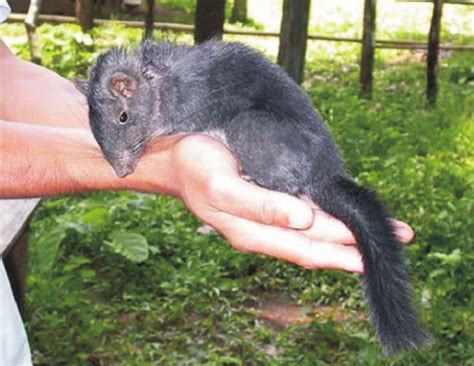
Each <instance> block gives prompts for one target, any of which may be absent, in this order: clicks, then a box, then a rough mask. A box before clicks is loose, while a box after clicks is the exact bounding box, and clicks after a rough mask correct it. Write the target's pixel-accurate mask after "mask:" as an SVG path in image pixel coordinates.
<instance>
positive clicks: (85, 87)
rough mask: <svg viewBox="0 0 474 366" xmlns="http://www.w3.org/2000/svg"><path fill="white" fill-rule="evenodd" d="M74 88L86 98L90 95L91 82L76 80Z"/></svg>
mask: <svg viewBox="0 0 474 366" xmlns="http://www.w3.org/2000/svg"><path fill="white" fill-rule="evenodd" d="M74 86H75V87H76V89H77V90H79V91H80V92H81V93H82V94H84V95H85V96H86V97H87V95H89V82H88V81H87V80H82V79H75V80H74Z"/></svg>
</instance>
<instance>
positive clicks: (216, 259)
mask: <svg viewBox="0 0 474 366" xmlns="http://www.w3.org/2000/svg"><path fill="white" fill-rule="evenodd" d="M336 28H337V27H336ZM336 28H335V29H336ZM1 32H2V33H3V34H5V35H6V39H7V41H9V42H10V43H11V44H12V45H13V47H14V49H15V51H16V52H17V53H18V54H20V55H21V56H22V57H27V52H26V51H27V49H26V46H25V45H24V39H25V38H24V37H25V36H24V32H23V28H22V27H20V26H12V25H4V26H2V27H1ZM9 37H10V38H9ZM140 37H141V31H140V30H126V29H123V28H121V27H99V28H97V29H95V30H93V31H92V32H91V33H90V34H87V35H84V34H82V33H80V32H79V30H78V28H77V27H75V26H63V25H61V26H50V25H43V26H42V27H41V28H40V41H41V42H42V45H43V54H44V61H45V65H46V66H48V67H50V68H52V69H53V70H55V71H56V72H59V73H60V74H61V75H64V76H67V77H73V76H76V75H81V76H84V74H85V72H86V69H87V66H88V64H89V62H90V61H91V60H92V59H93V58H94V56H95V55H96V54H97V53H98V52H100V50H101V49H103V48H104V47H106V46H108V45H110V44H112V43H114V44H127V43H129V42H137V41H138V40H139V39H140ZM157 37H166V38H168V37H169V35H168V34H162V33H159V32H157ZM179 41H181V42H190V41H191V38H190V36H179ZM471 41H472V38H471ZM357 50H358V48H357V47H356V46H353V45H349V46H346V45H341V46H338V47H335V46H329V45H327V44H325V45H320V44H316V45H312V46H311V47H310V48H309V54H308V59H309V60H310V62H309V63H308V65H307V81H306V82H305V85H304V87H305V89H306V91H307V92H308V93H309V95H310V97H311V98H312V100H313V102H314V105H315V107H316V108H317V109H318V110H319V112H320V114H321V115H322V117H323V118H324V119H325V120H326V121H327V122H328V125H329V127H330V129H331V131H332V133H333V134H334V136H335V138H336V140H337V141H338V144H339V146H340V148H341V150H342V152H343V155H344V156H345V159H346V162H347V167H348V169H349V170H350V172H351V173H352V174H353V176H354V177H356V178H357V179H358V180H359V181H360V182H361V183H363V184H365V185H367V186H370V187H372V188H374V189H375V190H377V191H378V192H379V193H380V195H381V197H382V198H383V199H384V201H385V202H386V203H387V206H388V207H389V208H390V209H391V211H392V212H393V214H394V216H396V217H397V218H399V219H402V220H406V221H408V222H409V223H411V224H412V225H413V226H414V228H415V229H416V232H417V240H416V242H415V243H414V244H413V245H411V246H410V247H409V248H408V250H407V252H408V260H409V264H410V268H411V270H412V275H413V282H414V287H415V292H416V296H417V298H418V299H420V298H421V305H420V309H421V313H422V314H423V318H424V321H425V323H426V325H427V328H428V329H429V331H430V332H431V334H432V336H433V346H432V348H431V349H429V350H428V351H421V352H419V353H416V352H414V353H410V354H407V355H404V356H399V357H392V358H385V357H384V356H383V355H382V353H381V351H380V348H379V346H378V344H377V342H376V340H375V337H374V333H373V329H372V328H371V326H370V325H369V324H368V322H367V321H366V320H364V319H363V318H360V317H358V316H348V317H347V318H345V319H344V321H340V320H338V319H337V316H327V317H319V318H318V317H314V318H313V317H311V315H310V317H311V319H312V320H313V321H311V322H310V323H308V324H293V325H290V326H272V324H271V323H267V322H265V321H263V320H262V319H261V318H260V317H259V316H258V315H256V314H257V313H256V310H255V309H256V308H258V306H259V305H261V304H262V303H263V301H264V299H265V298H266V297H267V296H268V295H271V294H281V293H285V294H287V295H288V296H290V298H291V299H294V301H295V303H298V304H300V305H304V306H330V307H331V308H337V309H340V311H341V312H342V313H347V314H352V313H351V312H363V310H364V305H363V301H362V294H361V288H360V286H359V284H358V283H359V280H358V278H356V277H355V276H352V275H349V274H346V273H342V272H331V271H313V272H311V271H306V270H303V269H300V268H297V267H295V266H292V265H289V264H286V263H282V262H278V261H275V260H272V259H269V258H263V257H261V256H255V255H249V254H242V253H236V252H235V251H233V250H232V249H231V248H229V246H228V245H227V244H226V243H225V241H224V240H223V239H222V238H220V237H219V236H218V235H215V234H213V233H210V234H202V233H201V231H200V230H199V228H200V223H199V222H197V221H196V219H195V218H194V217H193V216H192V215H191V214H189V213H188V212H187V211H186V210H185V208H184V207H183V205H182V203H180V202H179V201H176V200H174V199H171V198H167V197H159V196H154V195H145V194H140V193H132V192H115V193H94V194H89V195H86V196H75V197H63V198H55V199H49V200H46V201H45V202H44V203H43V204H42V206H41V207H40V208H39V210H38V211H37V212H36V214H35V217H34V219H33V222H32V242H31V256H30V274H29V278H28V302H29V304H28V305H29V306H28V309H29V310H28V321H27V328H28V333H29V337H30V341H31V345H32V349H33V352H34V361H35V363H37V364H51V365H54V364H68V365H69V364H71V365H76V364H77V365H82V364H85V365H87V364H98V363H99V362H101V363H102V364H124V365H152V364H166V365H175V364H190V365H194V364H203V365H241V364H242V365H266V364H272V365H273V364H274V365H292V364H298V363H299V364H301V365H319V364H321V365H322V364H338V365H380V364H384V365H424V364H433V365H446V364H450V365H461V364H465V365H472V364H474V334H473V329H474V315H473V311H472V309H474V301H473V299H472V294H473V293H474V275H473V272H472V268H473V265H474V256H473V249H474V242H473V241H474V239H473V233H474V227H473V221H472V217H474V215H473V209H474V204H473V203H474V192H473V189H472V187H473V186H474V169H473V163H474V161H473V147H474V146H473V141H474V127H473V126H474V123H473V122H474V84H473V82H472V75H473V69H472V65H473V64H474V59H473V55H472V54H468V53H464V54H463V53H459V54H455V53H454V54H452V55H449V57H448V56H445V57H443V59H442V62H441V67H440V76H441V78H440V95H439V103H438V107H437V108H432V109H429V108H426V107H425V101H424V83H425V80H424V65H423V64H422V63H420V62H419V61H418V60H417V59H414V58H412V54H407V53H404V52H394V51H378V53H377V62H376V74H375V80H376V83H375V92H374V99H373V100H372V101H360V100H358V98H357V77H358V74H357V72H358V66H357Z"/></svg>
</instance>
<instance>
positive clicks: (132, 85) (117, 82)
mask: <svg viewBox="0 0 474 366" xmlns="http://www.w3.org/2000/svg"><path fill="white" fill-rule="evenodd" d="M135 90H137V81H136V80H135V79H134V78H132V77H131V76H128V75H126V74H124V73H123V72H116V73H115V74H113V75H112V78H111V79H110V91H111V92H112V94H114V95H116V96H117V97H123V98H130V97H131V96H132V95H133V93H134V92H135Z"/></svg>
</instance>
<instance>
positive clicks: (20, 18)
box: [8, 14, 474, 51]
mask: <svg viewBox="0 0 474 366" xmlns="http://www.w3.org/2000/svg"><path fill="white" fill-rule="evenodd" d="M24 20H25V15H24V14H11V15H10V17H9V18H8V21H11V22H24ZM38 20H39V22H40V23H45V22H48V23H77V20H76V18H74V17H70V16H62V15H44V14H40V15H39V17H38ZM94 24H96V25H101V24H121V25H124V26H127V27H131V28H141V29H144V26H145V23H144V22H143V21H139V20H107V19H94ZM154 29H160V30H169V31H175V32H184V33H194V26H193V25H189V24H179V23H161V22H155V23H154ZM224 34H231V35H241V36H255V37H279V36H280V33H278V32H260V31H251V30H231V29H224ZM308 39H309V40H315V41H331V42H348V43H362V39H360V38H351V37H330V36H320V35H311V34H310V35H308ZM375 47H376V48H388V49H409V50H417V49H420V50H424V49H427V48H428V44H427V43H426V42H420V41H400V40H382V39H378V40H376V41H375ZM440 49H442V50H457V51H474V45H451V44H441V45H440Z"/></svg>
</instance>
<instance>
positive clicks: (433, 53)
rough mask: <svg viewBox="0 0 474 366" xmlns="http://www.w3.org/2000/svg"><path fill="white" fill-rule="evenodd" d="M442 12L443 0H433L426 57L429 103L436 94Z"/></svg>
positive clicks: (430, 103)
mask: <svg viewBox="0 0 474 366" xmlns="http://www.w3.org/2000/svg"><path fill="white" fill-rule="evenodd" d="M442 13H443V0H434V4H433V17H432V18H431V26H430V34H429V37H428V56H427V57H426V81H427V82H426V98H427V100H428V104H429V105H435V104H436V96H437V94H438V81H437V74H438V55H439V36H440V32H441V15H442Z"/></svg>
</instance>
